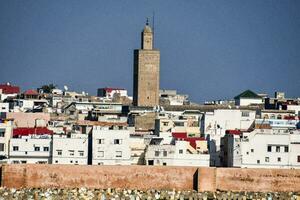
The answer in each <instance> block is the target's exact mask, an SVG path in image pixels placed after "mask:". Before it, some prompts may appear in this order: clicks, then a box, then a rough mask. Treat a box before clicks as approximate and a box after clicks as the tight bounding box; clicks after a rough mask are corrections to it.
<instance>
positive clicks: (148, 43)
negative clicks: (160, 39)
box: [133, 20, 160, 107]
mask: <svg viewBox="0 0 300 200" xmlns="http://www.w3.org/2000/svg"><path fill="white" fill-rule="evenodd" d="M159 64H160V52H159V50H157V49H153V32H152V29H151V27H150V25H149V22H148V20H147V22H146V25H145V27H144V29H143V31H142V33H141V49H136V50H134V70H133V71H134V75H133V76H134V77H133V79H134V81H133V105H134V106H149V107H153V106H157V105H159V72H160V67H159Z"/></svg>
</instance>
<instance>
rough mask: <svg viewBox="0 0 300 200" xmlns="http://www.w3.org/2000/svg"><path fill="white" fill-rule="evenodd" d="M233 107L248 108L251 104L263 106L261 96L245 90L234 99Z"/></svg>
mask: <svg viewBox="0 0 300 200" xmlns="http://www.w3.org/2000/svg"><path fill="white" fill-rule="evenodd" d="M234 100H235V105H237V106H249V105H251V104H263V99H262V97H261V96H259V95H257V94H256V93H255V92H253V91H251V90H246V91H244V92H242V93H241V94H239V95H238V96H236V97H234Z"/></svg>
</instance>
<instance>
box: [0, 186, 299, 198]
mask: <svg viewBox="0 0 300 200" xmlns="http://www.w3.org/2000/svg"><path fill="white" fill-rule="evenodd" d="M2 199H18V200H19V199H33V200H39V199H41V200H42V199H43V200H46V199H49V200H50V199H51V200H58V199H64V200H65V199H82V200H83V199H84V200H85V199H100V200H108V199H115V200H123V199H124V200H127V199H128V200H144V199H145V200H148V199H149V200H150V199H180V200H183V199H188V200H192V199H203V200H204V199H205V200H208V199H219V200H223V199H224V200H225V199H235V200H244V199H257V200H258V199H260V200H263V199H264V200H271V199H272V200H275V199H284V200H288V199H293V200H300V193H293V192H290V193H255V192H240V193H238V192H214V193H212V192H203V193H197V192H196V191H175V190H173V191H172V190H171V191H170V190H148V191H140V190H129V189H110V188H109V189H106V190H103V189H86V188H78V189H55V188H53V189H39V188H36V189H7V188H0V200H2Z"/></svg>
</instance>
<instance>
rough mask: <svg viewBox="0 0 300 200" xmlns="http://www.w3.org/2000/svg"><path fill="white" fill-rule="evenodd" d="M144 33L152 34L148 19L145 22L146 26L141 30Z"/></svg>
mask: <svg viewBox="0 0 300 200" xmlns="http://www.w3.org/2000/svg"><path fill="white" fill-rule="evenodd" d="M143 32H144V33H152V28H151V27H150V25H149V19H148V18H147V20H146V25H145V27H144V30H143Z"/></svg>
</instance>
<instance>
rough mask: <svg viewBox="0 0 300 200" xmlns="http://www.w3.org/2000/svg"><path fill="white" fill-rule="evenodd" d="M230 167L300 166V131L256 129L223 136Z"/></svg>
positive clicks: (226, 163)
mask: <svg viewBox="0 0 300 200" xmlns="http://www.w3.org/2000/svg"><path fill="white" fill-rule="evenodd" d="M224 140H226V142H224V143H223V144H224V149H225V150H224V154H225V156H224V160H223V161H224V163H225V166H227V167H244V168H300V131H299V130H296V129H294V130H290V129H255V130H254V131H251V132H244V133H240V134H238V133H237V134H232V133H229V134H228V135H227V136H226V137H224Z"/></svg>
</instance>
